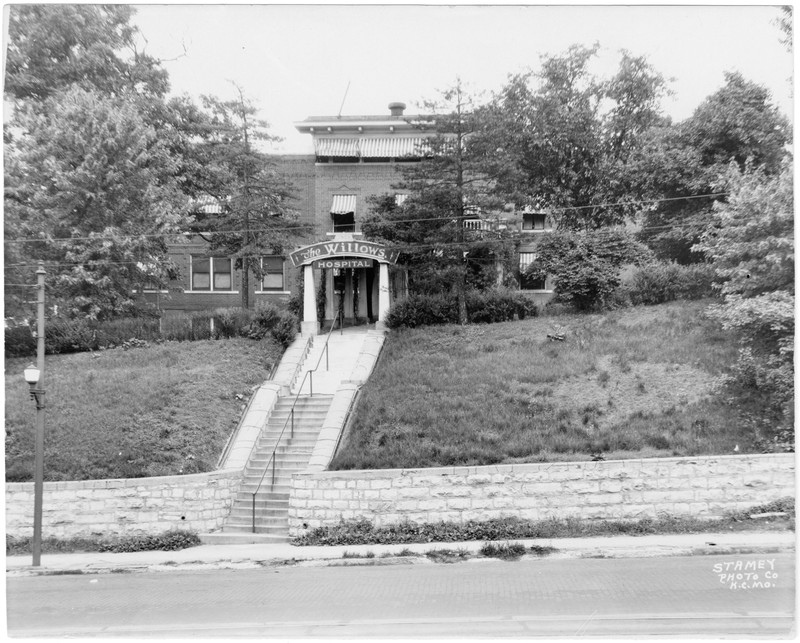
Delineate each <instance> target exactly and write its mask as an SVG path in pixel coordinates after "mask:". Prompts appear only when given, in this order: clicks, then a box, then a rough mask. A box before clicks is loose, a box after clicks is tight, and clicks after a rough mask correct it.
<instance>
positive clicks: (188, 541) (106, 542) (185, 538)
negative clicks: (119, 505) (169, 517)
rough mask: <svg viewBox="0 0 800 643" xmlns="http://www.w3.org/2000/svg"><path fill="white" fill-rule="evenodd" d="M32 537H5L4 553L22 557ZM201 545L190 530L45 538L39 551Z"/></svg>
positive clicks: (196, 536)
mask: <svg viewBox="0 0 800 643" xmlns="http://www.w3.org/2000/svg"><path fill="white" fill-rule="evenodd" d="M31 541H32V539H31V538H29V537H28V538H15V537H13V536H8V535H6V554H7V555H11V556H14V555H23V554H29V553H30V552H31V551H32V546H31ZM199 544H200V537H199V536H198V535H197V534H196V533H194V532H191V531H183V530H180V529H172V530H170V531H166V532H164V533H162V534H155V535H134V536H122V537H117V538H65V539H64V538H45V539H44V540H43V541H42V551H43V552H45V553H55V552H77V551H99V552H117V553H119V552H132V551H155V550H161V551H176V550H178V549H186V548H188V547H195V546H197V545H199Z"/></svg>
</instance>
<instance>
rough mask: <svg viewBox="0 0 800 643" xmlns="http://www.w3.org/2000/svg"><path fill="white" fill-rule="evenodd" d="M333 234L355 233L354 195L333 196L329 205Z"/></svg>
mask: <svg viewBox="0 0 800 643" xmlns="http://www.w3.org/2000/svg"><path fill="white" fill-rule="evenodd" d="M331 219H332V220H333V231H334V232H355V231H356V195H355V194H334V196H333V203H331Z"/></svg>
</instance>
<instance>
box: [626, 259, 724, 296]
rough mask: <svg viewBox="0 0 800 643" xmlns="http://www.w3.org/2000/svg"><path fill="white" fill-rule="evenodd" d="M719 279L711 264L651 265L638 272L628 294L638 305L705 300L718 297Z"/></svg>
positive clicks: (627, 287) (632, 277)
mask: <svg viewBox="0 0 800 643" xmlns="http://www.w3.org/2000/svg"><path fill="white" fill-rule="evenodd" d="M715 278H716V274H715V272H714V268H713V267H712V266H711V265H710V264H690V265H687V266H683V265H680V264H677V263H660V262H658V263H649V264H646V265H644V266H641V267H640V268H638V269H636V270H635V272H634V273H633V274H632V276H631V278H630V282H629V283H628V284H627V285H626V291H627V293H628V295H629V297H630V300H631V303H632V304H634V305H640V304H644V305H647V306H652V305H655V304H663V303H666V302H668V301H674V300H676V299H703V298H705V297H711V296H713V295H714V293H715V291H714V288H713V282H714V279H715Z"/></svg>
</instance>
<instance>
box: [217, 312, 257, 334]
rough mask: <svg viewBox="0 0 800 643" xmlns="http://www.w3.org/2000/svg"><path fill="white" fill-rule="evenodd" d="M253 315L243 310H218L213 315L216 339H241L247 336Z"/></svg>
mask: <svg viewBox="0 0 800 643" xmlns="http://www.w3.org/2000/svg"><path fill="white" fill-rule="evenodd" d="M251 317H252V313H251V312H250V311H249V310H246V309H242V308H217V309H216V310H215V311H214V313H213V319H214V337H215V338H217V339H218V338H220V337H224V338H226V339H228V338H231V337H239V336H241V335H247V330H245V329H248V328H249V326H250V319H251Z"/></svg>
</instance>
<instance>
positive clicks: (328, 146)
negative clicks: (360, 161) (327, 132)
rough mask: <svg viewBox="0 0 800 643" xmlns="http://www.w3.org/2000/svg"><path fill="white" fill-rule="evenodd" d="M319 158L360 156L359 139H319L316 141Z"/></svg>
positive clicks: (315, 145)
mask: <svg viewBox="0 0 800 643" xmlns="http://www.w3.org/2000/svg"><path fill="white" fill-rule="evenodd" d="M314 147H315V148H316V153H317V156H358V155H359V154H358V139H355V138H318V139H315V140H314Z"/></svg>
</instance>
